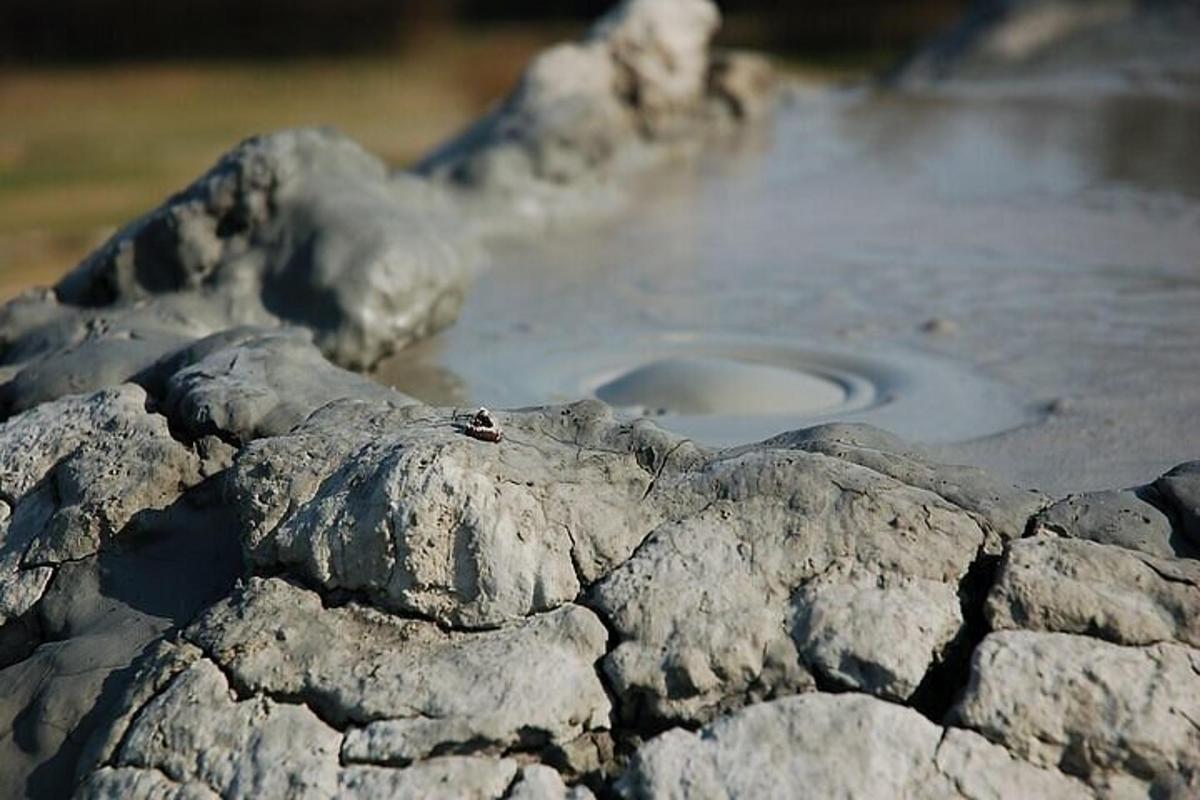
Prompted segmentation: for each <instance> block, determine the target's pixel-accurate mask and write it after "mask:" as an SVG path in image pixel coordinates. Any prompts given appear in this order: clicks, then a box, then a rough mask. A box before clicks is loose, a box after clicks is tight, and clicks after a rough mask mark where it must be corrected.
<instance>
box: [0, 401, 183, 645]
mask: <svg viewBox="0 0 1200 800" xmlns="http://www.w3.org/2000/svg"><path fill="white" fill-rule="evenodd" d="M146 400H147V398H146V394H145V392H144V391H143V390H142V389H140V388H138V387H136V386H131V385H125V386H120V387H118V388H116V389H112V390H108V391H103V392H99V393H96V394H92V395H86V396H77V397H70V398H66V399H64V400H60V401H57V402H54V403H47V404H45V405H42V406H39V407H38V408H36V409H33V410H31V411H28V412H26V413H24V414H21V415H19V416H17V417H14V418H12V419H10V420H9V421H8V422H5V423H3V424H0V498H2V499H0V626H2V625H4V624H5V623H6V622H8V621H9V620H12V619H15V618H17V617H20V616H21V615H23V614H25V613H26V612H27V611H29V610H30V609H31V608H32V607H33V605H34V604H35V603H36V602H37V600H38V598H40V597H41V594H42V592H43V591H44V590H45V588H46V586H47V584H48V583H49V581H50V577H51V575H52V574H53V567H54V566H55V565H57V564H60V563H62V562H64V561H68V560H78V559H82V558H85V557H87V556H90V555H93V554H95V553H97V552H98V551H99V550H100V547H101V546H102V545H103V544H104V543H106V542H108V541H110V540H111V539H112V538H113V537H115V536H116V535H117V533H118V532H120V531H121V529H122V528H124V527H125V525H126V523H128V522H129V521H130V519H131V518H132V517H133V516H134V515H135V514H136V513H138V512H141V511H144V510H146V509H161V508H165V507H166V506H167V505H169V504H170V503H171V502H172V501H174V500H175V499H176V498H177V497H178V496H179V495H180V493H181V492H182V491H183V489H185V488H186V487H188V486H191V485H194V484H196V483H199V482H200V480H201V478H202V476H203V474H204V472H205V471H206V466H205V465H204V464H203V463H202V459H201V457H200V455H199V454H198V453H197V452H196V451H195V450H193V449H192V448H190V447H186V446H184V445H182V444H180V443H179V442H177V441H175V440H174V439H173V438H172V437H171V435H170V432H169V430H168V428H167V421H166V419H165V418H164V417H162V416H159V415H156V414H152V413H149V412H148V411H147V410H146Z"/></svg>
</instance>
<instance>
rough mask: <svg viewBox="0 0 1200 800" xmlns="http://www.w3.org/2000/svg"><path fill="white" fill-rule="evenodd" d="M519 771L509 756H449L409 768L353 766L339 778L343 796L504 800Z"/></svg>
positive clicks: (340, 794) (403, 799) (396, 798)
mask: <svg viewBox="0 0 1200 800" xmlns="http://www.w3.org/2000/svg"><path fill="white" fill-rule="evenodd" d="M517 774H518V766H517V763H516V762H515V761H512V760H509V759H491V758H473V757H470V756H446V757H443V758H434V759H430V760H429V761H425V762H423V763H421V764H416V765H414V766H412V767H409V768H408V769H403V770H396V769H384V768H381V767H349V768H347V769H344V770H342V772H341V775H340V776H339V780H338V796H339V797H361V798H363V799H364V800H370V798H374V797H388V798H395V800H426V799H427V798H428V800H459V798H465V800H500V798H502V797H506V796H507V794H506V792H507V789H508V787H509V786H511V785H512V782H513V780H514V777H515V776H516V775H517Z"/></svg>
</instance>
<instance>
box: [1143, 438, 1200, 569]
mask: <svg viewBox="0 0 1200 800" xmlns="http://www.w3.org/2000/svg"><path fill="white" fill-rule="evenodd" d="M1154 489H1155V490H1156V492H1157V496H1158V497H1160V498H1161V499H1162V502H1163V504H1164V505H1165V506H1166V507H1167V508H1168V509H1169V510H1170V511H1171V513H1172V514H1173V516H1174V517H1175V520H1176V525H1177V527H1178V533H1179V535H1180V537H1182V538H1183V539H1185V540H1186V542H1187V546H1188V547H1189V549H1190V550H1191V552H1192V553H1193V554H1194V555H1200V461H1189V462H1188V463H1186V464H1180V465H1179V466H1178V467H1175V468H1174V469H1172V470H1171V471H1170V472H1168V473H1167V474H1166V475H1163V476H1162V477H1161V478H1159V479H1158V480H1157V481H1155V482H1154Z"/></svg>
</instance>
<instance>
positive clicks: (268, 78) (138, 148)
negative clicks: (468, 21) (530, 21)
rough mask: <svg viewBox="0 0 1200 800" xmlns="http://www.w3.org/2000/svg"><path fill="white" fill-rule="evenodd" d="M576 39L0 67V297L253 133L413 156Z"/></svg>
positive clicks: (480, 38)
mask: <svg viewBox="0 0 1200 800" xmlns="http://www.w3.org/2000/svg"><path fill="white" fill-rule="evenodd" d="M572 33H573V31H572V30H570V29H566V30H564V29H562V28H547V27H540V28H532V29H529V28H526V29H519V30H518V29H513V30H502V31H496V30H493V31H490V32H488V33H487V34H486V35H484V34H482V33H480V34H471V33H461V32H459V33H455V34H453V35H447V36H445V37H443V38H435V39H429V40H427V41H425V42H423V43H422V44H421V45H420V46H419V47H414V48H408V49H406V50H405V51H403V52H402V53H399V54H397V55H391V56H385V55H374V56H364V57H351V58H338V59H317V60H314V59H305V60H290V61H289V60H273V61H266V62H246V61H198V62H193V63H179V62H174V63H172V62H143V63H137V64H117V65H86V66H83V65H75V66H60V67H37V68H31V67H19V66H8V67H0V298H6V297H9V296H11V295H13V294H15V293H16V292H17V291H19V290H20V289H22V288H25V287H27V286H29V285H33V284H36V283H47V282H52V281H54V280H55V279H56V278H57V277H58V276H59V275H61V274H62V273H63V272H65V271H66V270H67V269H69V268H70V267H71V266H73V265H74V264H75V263H77V262H78V260H79V259H80V258H82V257H83V256H84V255H86V254H87V253H88V252H89V251H90V250H92V249H93V248H94V247H95V246H96V245H98V244H99V243H101V242H102V241H103V240H104V239H105V238H106V237H107V236H108V235H110V234H111V233H112V232H113V231H114V230H115V229H116V227H117V226H118V225H120V224H123V223H124V222H126V221H128V220H130V219H132V218H134V217H135V216H137V215H138V214H140V213H142V212H144V211H146V210H148V209H150V208H153V207H154V206H155V205H157V204H158V203H159V202H161V201H162V200H163V199H164V198H165V197H166V196H167V195H169V194H170V193H172V192H174V191H176V190H178V189H180V188H182V187H183V186H185V185H186V184H188V183H189V182H191V180H192V179H194V178H195V177H196V176H197V175H199V174H200V173H201V172H203V171H204V170H205V169H206V168H207V167H208V166H210V165H211V164H212V163H213V162H214V161H215V160H216V159H217V157H218V156H219V155H220V154H221V153H223V152H224V151H226V150H228V149H229V148H230V147H231V146H233V145H234V144H236V143H237V142H238V141H240V140H242V139H243V138H245V137H247V136H251V135H253V134H255V133H262V132H266V131H272V130H276V129H279V128H285V127H291V126H299V125H332V126H334V127H336V128H338V129H339V130H341V131H342V132H343V133H345V134H347V135H349V136H351V137H352V138H354V139H356V140H358V141H359V142H360V143H362V144H363V146H365V147H366V148H367V149H369V150H371V151H373V152H374V153H376V154H378V155H379V156H380V157H382V158H383V159H384V160H386V161H388V162H389V163H391V164H396V165H402V164H404V163H407V162H409V161H411V160H412V159H414V158H415V157H416V156H418V155H419V154H421V153H422V152H423V151H424V150H426V149H427V148H429V147H431V146H432V145H434V144H436V143H437V142H438V141H439V140H441V139H443V138H445V137H446V136H448V135H450V134H451V133H453V132H454V131H455V130H456V129H457V128H459V127H460V126H462V125H464V124H466V123H467V122H468V121H469V120H470V119H472V118H473V117H475V116H477V115H478V114H480V113H481V112H482V111H484V110H485V109H486V108H487V107H488V105H489V104H490V103H491V102H492V101H493V99H494V98H496V97H499V96H501V95H503V94H504V93H505V91H506V90H507V89H508V88H509V87H510V86H511V85H512V83H513V82H514V81H515V80H516V77H517V75H518V74H519V71H520V69H521V67H522V66H523V65H524V63H525V61H526V60H527V59H528V58H529V56H530V55H531V54H532V53H533V52H535V51H536V50H538V49H540V48H541V47H544V46H545V45H546V44H548V43H549V42H551V41H557V40H559V39H561V38H563V37H564V36H567V35H571V34H572Z"/></svg>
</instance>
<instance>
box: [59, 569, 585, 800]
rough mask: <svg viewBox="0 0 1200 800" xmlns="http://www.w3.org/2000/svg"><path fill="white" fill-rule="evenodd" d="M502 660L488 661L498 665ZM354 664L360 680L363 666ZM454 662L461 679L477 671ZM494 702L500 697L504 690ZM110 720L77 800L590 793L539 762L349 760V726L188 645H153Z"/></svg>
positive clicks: (85, 767)
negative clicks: (232, 679)
mask: <svg viewBox="0 0 1200 800" xmlns="http://www.w3.org/2000/svg"><path fill="white" fill-rule="evenodd" d="M260 583H261V582H260ZM275 583H279V582H278V581H275ZM260 588H261V587H260ZM266 590H267V591H270V590H269V589H266ZM293 591H298V590H293ZM216 613H218V614H219V613H221V612H219V611H218V612H216ZM253 613H254V612H253V610H251V615H252V617H253ZM585 613H586V612H585ZM376 616H377V617H378V616H381V615H376ZM290 621H291V620H283V621H277V624H276V625H275V626H274V627H275V629H276V630H286V631H296V632H300V633H303V632H304V631H303V629H298V628H295V627H292V626H287V625H288V622H290ZM383 624H384V625H388V624H390V625H392V626H396V625H397V624H403V623H397V621H393V622H391V623H383ZM422 624H425V623H422ZM284 626H287V627H284ZM358 632H359V633H361V631H358ZM272 636H274V634H272ZM343 638H349V636H348V635H347V636H344V637H343ZM392 644H393V645H395V644H397V642H392ZM334 649H336V648H334ZM260 660H266V659H260ZM376 666H378V662H377V663H376ZM430 666H431V667H432V668H434V669H436V668H437V665H434V664H430ZM502 667H503V663H502V662H498V663H496V664H493V665H485V668H490V669H491V670H492V671H493V672H495V671H497V670H498V669H500V668H502ZM356 669H357V673H358V677H359V678H362V677H363V676H365V675H366V673H367V672H368V669H366V668H361V667H359V668H356ZM457 669H458V670H459V674H460V676H461V677H463V678H466V677H467V673H469V671H470V669H471V667H470V666H465V665H459V666H458V667H457ZM437 678H438V676H436V675H434V676H433V678H432V679H433V680H435V681H436V680H437ZM593 679H594V678H593ZM370 680H372V679H370V678H368V683H369V682H370ZM376 683H377V684H379V685H382V684H385V683H386V681H382V680H381V681H376ZM498 697H500V698H503V697H504V695H499V696H498ZM531 697H532V695H531ZM488 699H489V701H490V702H493V703H494V702H495V701H496V700H497V696H492V697H490V698H488ZM411 710H412V709H410V711H411ZM113 719H114V721H113V723H112V725H111V727H110V728H108V729H107V730H103V731H101V732H100V734H99V735H97V736H96V737H94V738H93V740H92V742H91V743H90V745H89V756H90V757H89V759H86V760H85V761H84V762H83V764H82V769H81V778H82V782H81V784H80V790H79V792H78V795H77V796H80V797H85V798H108V797H120V796H127V795H122V794H121V792H124V791H128V790H130V789H131V788H133V789H138V790H141V789H145V790H147V791H149V790H150V789H154V790H158V791H162V792H164V793H165V794H164V796H166V797H208V796H209V794H206V792H209V793H211V794H212V795H213V796H221V797H277V796H286V797H298V798H309V797H311V798H324V797H333V796H337V797H364V798H367V797H402V798H405V797H411V798H426V797H435V798H443V797H444V798H459V797H477V798H500V797H502V796H506V793H507V791H508V789H509V788H510V787H513V786H520V785H521V784H522V783H525V784H529V785H527V786H526V791H527V793H526V795H525V796H528V797H534V798H547V799H549V798H555V800H557V799H558V798H567V797H571V798H585V797H587V796H588V795H587V793H586V792H571V793H567V791H566V790H565V787H563V785H562V782H561V780H560V781H558V782H557V784H555V782H554V781H552V780H549V779H548V776H546V775H544V774H540V770H541V769H544V768H534V767H524V768H521V767H518V764H517V763H516V762H515V761H513V760H510V759H506V758H500V759H497V758H489V757H480V756H439V757H433V758H428V759H426V760H422V761H420V762H419V763H416V764H413V765H411V766H408V767H406V768H404V769H394V768H390V767H385V766H376V765H359V764H353V763H343V762H342V760H340V756H339V752H340V749H341V748H342V740H343V736H342V733H341V732H340V731H339V730H337V729H336V728H334V727H332V726H330V725H328V724H326V723H324V722H322V721H321V719H320V718H319V717H318V716H317V715H315V714H314V713H313V712H312V710H311V709H310V708H308V707H307V706H305V705H301V704H298V703H296V702H293V701H276V700H272V699H270V698H269V697H267V696H265V695H263V694H261V693H239V691H238V687H237V686H236V685H232V686H231V685H230V683H229V681H228V678H227V677H226V674H225V673H224V672H223V671H222V670H221V669H219V668H218V666H217V665H216V664H215V663H214V662H212V661H210V660H208V659H207V658H205V657H204V656H203V655H202V653H201V652H200V650H198V649H197V648H195V647H192V646H190V645H186V644H185V645H182V646H175V645H160V646H159V647H158V649H157V652H156V653H154V654H153V655H152V656H151V657H150V658H148V659H147V660H146V661H145V662H144V663H143V665H142V667H141V669H140V670H139V673H138V676H137V679H136V680H135V681H134V682H133V683H132V684H131V685H130V688H129V689H128V690H127V692H126V694H125V696H124V698H123V701H122V704H121V710H119V711H118V712H117V713H116V714H114V715H113ZM352 730H353V729H352ZM538 792H541V793H538ZM518 796H520V795H518Z"/></svg>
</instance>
